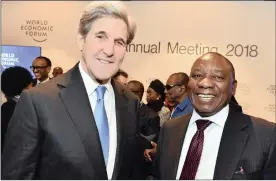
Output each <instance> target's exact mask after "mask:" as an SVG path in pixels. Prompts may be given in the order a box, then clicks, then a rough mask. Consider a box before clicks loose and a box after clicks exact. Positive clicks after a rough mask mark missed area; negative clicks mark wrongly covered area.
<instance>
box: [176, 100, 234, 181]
mask: <svg viewBox="0 0 276 181" xmlns="http://www.w3.org/2000/svg"><path fill="white" fill-rule="evenodd" d="M228 114H229V105H227V106H225V107H224V108H223V109H222V110H221V111H220V112H218V113H217V114H215V115H213V116H211V117H204V118H202V117H201V116H200V115H199V114H198V113H197V112H196V111H195V110H193V114H192V117H191V120H190V122H189V125H188V129H187V132H186V136H185V139H184V142H183V146H182V150H181V156H180V160H179V164H178V170H177V175H176V179H179V178H180V175H181V172H182V168H183V166H184V163H185V160H186V155H187V153H188V150H189V147H190V143H191V141H192V138H193V136H194V135H195V133H196V131H197V126H196V121H197V120H199V119H206V120H209V121H212V124H211V125H209V126H208V127H207V128H206V129H205V130H204V143H203V150H202V155H201V159H200V163H199V167H198V170H197V173H196V177H195V179H213V176H214V172H215V166H216V161H217V156H218V150H219V145H220V140H221V136H222V132H223V128H224V125H225V122H226V119H227V117H228Z"/></svg>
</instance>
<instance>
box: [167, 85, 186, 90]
mask: <svg viewBox="0 0 276 181" xmlns="http://www.w3.org/2000/svg"><path fill="white" fill-rule="evenodd" d="M175 86H182V84H172V85H170V84H166V85H165V88H166V90H167V91H169V90H171V89H172V88H174V87H175Z"/></svg>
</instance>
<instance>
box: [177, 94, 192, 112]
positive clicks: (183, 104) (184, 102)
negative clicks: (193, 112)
mask: <svg viewBox="0 0 276 181" xmlns="http://www.w3.org/2000/svg"><path fill="white" fill-rule="evenodd" d="M188 104H190V99H189V98H188V97H187V98H186V99H184V100H183V101H182V102H181V103H180V104H178V105H177V106H176V108H179V109H181V111H183V109H184V108H185V107H186V106H187V105H188Z"/></svg>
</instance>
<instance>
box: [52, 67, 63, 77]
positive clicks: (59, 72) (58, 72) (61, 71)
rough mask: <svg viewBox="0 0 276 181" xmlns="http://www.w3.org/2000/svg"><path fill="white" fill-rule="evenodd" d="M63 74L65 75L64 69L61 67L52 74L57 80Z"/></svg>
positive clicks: (56, 68)
mask: <svg viewBox="0 0 276 181" xmlns="http://www.w3.org/2000/svg"><path fill="white" fill-rule="evenodd" d="M61 74H63V69H62V68H61V67H55V68H54V69H53V72H52V75H53V78H55V77H57V76H59V75H61Z"/></svg>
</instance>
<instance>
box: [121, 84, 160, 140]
mask: <svg viewBox="0 0 276 181" xmlns="http://www.w3.org/2000/svg"><path fill="white" fill-rule="evenodd" d="M127 87H128V88H129V89H130V90H131V92H133V93H134V94H135V95H136V96H137V97H138V98H139V100H140V109H139V121H140V127H141V130H140V131H141V134H142V136H143V137H145V138H146V139H147V140H148V141H152V140H157V137H158V134H159V130H160V118H159V116H158V114H157V113H156V112H155V111H153V110H152V109H150V108H149V107H148V106H147V105H146V104H144V103H143V101H142V97H143V94H144V86H143V84H142V83H141V82H139V81H137V80H131V81H129V82H128V84H127Z"/></svg>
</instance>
